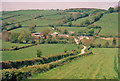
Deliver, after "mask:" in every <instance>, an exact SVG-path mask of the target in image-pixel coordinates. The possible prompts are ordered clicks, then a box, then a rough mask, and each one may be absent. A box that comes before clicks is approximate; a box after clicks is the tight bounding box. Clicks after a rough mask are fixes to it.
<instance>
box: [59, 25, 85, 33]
mask: <svg viewBox="0 0 120 81" xmlns="http://www.w3.org/2000/svg"><path fill="white" fill-rule="evenodd" d="M60 28H61V30H65V29H67V30H68V31H75V32H78V31H84V30H86V27H65V26H62V27H60Z"/></svg>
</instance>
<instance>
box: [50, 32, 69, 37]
mask: <svg viewBox="0 0 120 81" xmlns="http://www.w3.org/2000/svg"><path fill="white" fill-rule="evenodd" d="M51 35H52V36H53V37H55V36H63V37H69V35H66V34H58V33H57V32H54V33H52V34H51Z"/></svg>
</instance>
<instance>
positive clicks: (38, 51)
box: [37, 49, 42, 57]
mask: <svg viewBox="0 0 120 81" xmlns="http://www.w3.org/2000/svg"><path fill="white" fill-rule="evenodd" d="M41 55H42V51H41V50H40V49H38V50H37V57H41Z"/></svg>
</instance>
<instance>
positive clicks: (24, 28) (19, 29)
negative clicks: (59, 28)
mask: <svg viewBox="0 0 120 81" xmlns="http://www.w3.org/2000/svg"><path fill="white" fill-rule="evenodd" d="M44 29H49V30H51V32H52V31H53V30H52V28H51V27H36V32H37V33H38V32H40V33H41V32H42V31H43V30H44ZM23 31H26V32H30V30H29V27H23V28H17V29H14V30H11V31H10V32H23Z"/></svg>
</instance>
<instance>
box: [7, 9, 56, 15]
mask: <svg viewBox="0 0 120 81" xmlns="http://www.w3.org/2000/svg"><path fill="white" fill-rule="evenodd" d="M57 12H58V11H56V10H18V11H16V12H13V13H8V14H9V15H10V14H13V15H18V14H20V15H40V14H41V15H53V14H57ZM8 14H7V15H8Z"/></svg>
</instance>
